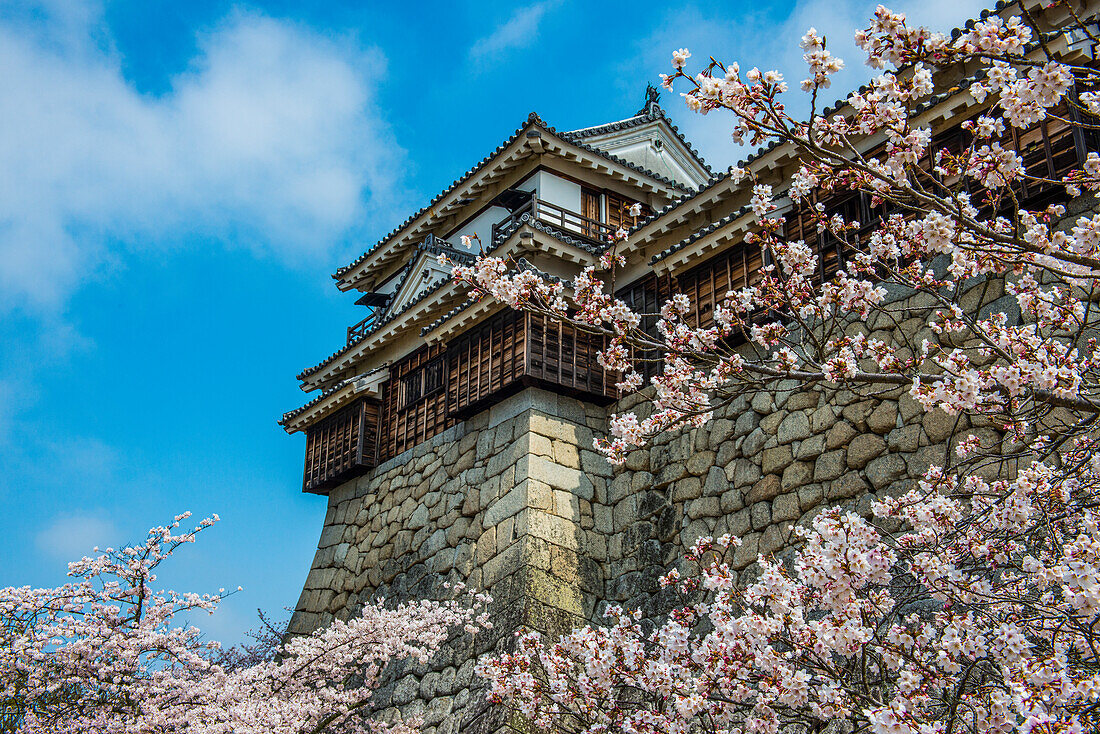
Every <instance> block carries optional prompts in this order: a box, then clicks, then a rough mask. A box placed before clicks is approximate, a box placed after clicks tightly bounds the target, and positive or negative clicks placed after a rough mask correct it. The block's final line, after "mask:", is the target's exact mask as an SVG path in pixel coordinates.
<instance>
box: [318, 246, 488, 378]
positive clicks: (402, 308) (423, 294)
mask: <svg viewBox="0 0 1100 734" xmlns="http://www.w3.org/2000/svg"><path fill="white" fill-rule="evenodd" d="M422 254H428V255H441V254H445V255H447V257H449V258H451V259H452V260H454V261H456V262H459V263H462V264H466V265H468V264H470V263H472V262H473V261H474V256H473V255H471V254H470V253H468V252H464V251H462V250H458V249H455V248H454V247H452V246H451V245H450V244H449V243H448V242H447V241H446V240H442V239H440V238H439V237H435V236H432V235H429V236H428V237H427V238H425V240H424V241H423V242H421V243H420V244H419V245H417V247H416V249H415V250H414V252H413V255H412V257H410V258H409V263H408V265H406V266H405V269H404V270H403V271H402V273H401V275H400V276H398V277H399V279H400V280H399V281H398V284H397V287H396V288H395V290H394V295H395V296H396V295H397V293H398V292H399V291H400V290H401V289H402V287H403V286H404V284H405V281H406V280H408V279H409V277H410V276H411V275H412V273H413V268H414V267H415V265H416V262H417V260H419V259H420V258H419V256H420V255H422ZM446 282H447V281H446V280H444V281H442V282H436V283H431V284H429V285H426V286H425V287H424V288H422V289H421V290H420V292H418V293H417V294H416V295H414V296H412V297H411V298H409V299H408V300H407V301H406V302H405V303H397V302H396V301H394V302H392V303H391V305H390V307H389V309H388V310H387V311H386V313H385V315H384V316H383V317H382V318H380V319H378V320H377V321H376V322H375V323H374V326H372V327H371V328H370V329H368V330H367V331H365V332H363V334H361V335H360V336H359V337H358V338H356V339H354V340H352V341H350V342H348V343H347V344H345V345H344V346H343V347H341V348H340V349H337V350H336V351H335V352H333V353H332V354H330V355H329V356H327V357H325V358H324V359H323V360H321V361H320V362H319V363H317V364H315V365H313V366H312V367H309V368H307V369H305V370H302V371H301V372H300V373H298V379H299V380H305V379H307V378H309V377H310V375H313V374H314V373H316V372H318V371H319V370H321V369H322V368H324V367H325V366H326V365H328V364H330V363H331V362H332V361H333V360H336V359H338V358H339V357H341V356H343V355H344V354H346V353H347V352H349V351H350V350H352V349H354V348H355V347H356V346H357V345H358V344H359V343H360V342H362V341H363V340H365V339H367V338H368V337H370V336H371V335H373V334H374V333H375V332H377V331H378V330H379V329H381V328H382V327H384V326H387V325H388V324H389V323H390V322H391V321H393V320H394V319H396V318H397V317H398V316H401V315H402V314H403V313H405V312H406V311H408V310H409V309H410V308H412V307H413V306H415V305H417V304H419V303H420V302H421V301H423V300H424V299H425V298H427V297H428V296H430V295H431V294H433V293H435V292H436V291H438V290H439V289H440V287H441V286H442V285H443V283H446ZM302 389H307V388H306V386H304V385H303V386H302Z"/></svg>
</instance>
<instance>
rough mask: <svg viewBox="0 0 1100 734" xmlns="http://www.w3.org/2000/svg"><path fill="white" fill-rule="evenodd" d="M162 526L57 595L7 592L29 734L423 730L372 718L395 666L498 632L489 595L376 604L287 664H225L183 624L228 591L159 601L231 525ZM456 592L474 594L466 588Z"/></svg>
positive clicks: (75, 566)
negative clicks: (169, 573) (161, 575)
mask: <svg viewBox="0 0 1100 734" xmlns="http://www.w3.org/2000/svg"><path fill="white" fill-rule="evenodd" d="M187 517H188V514H183V515H180V516H178V517H176V518H175V520H174V521H173V522H172V524H170V525H167V526H159V527H155V528H153V529H151V530H150V531H149V534H148V536H147V538H146V541H145V542H144V543H143V544H140V545H135V546H128V547H123V548H119V549H113V548H108V549H106V550H105V551H103V552H102V553H100V554H99V555H97V556H94V557H85V558H83V559H81V560H79V561H76V562H74V563H71V564H69V575H70V576H72V577H73V578H74V581H72V582H70V583H68V584H66V585H64V586H61V587H58V588H54V589H34V588H30V587H19V588H5V589H0V701H3V702H4V707H5V712H6V713H7V714H8V715H10V716H15V717H17V721H16V723H17V724H18V729H17V731H18V732H19V734H38V733H39V732H41V733H42V734H45V733H47V732H59V731H64V732H71V733H72V734H100V733H101V732H117V733H118V734H147V733H148V732H164V733H165V734H171V733H172V732H195V731H201V732H209V733H211V734H219V733H220V734H249V733H255V734H260V733H261V732H263V733H264V734H269V733H279V732H281V733H283V734H305V733H307V732H310V733H313V734H320V733H321V732H373V733H375V734H382V733H385V732H390V733H392V734H404V733H406V732H409V733H411V732H414V731H416V728H417V722H416V721H415V720H408V721H399V722H395V723H392V724H384V723H381V722H378V721H374V720H372V719H370V718H367V717H365V716H362V715H361V714H362V713H367V712H368V711H369V709H368V708H367V707H368V706H369V704H370V702H371V694H372V693H373V691H374V690H375V688H377V686H378V684H379V682H380V676H381V673H382V670H383V669H384V667H385V666H386V664H387V663H388V662H390V661H394V660H406V659H411V660H416V661H421V662H423V661H425V660H427V658H428V657H430V656H431V655H432V654H433V653H434V652H435V651H437V650H438V649H439V648H440V646H441V645H442V644H443V643H444V642H445V641H446V640H447V639H448V638H449V636H450V635H451V634H452V630H454V629H456V628H458V629H463V630H465V631H467V632H470V633H473V632H476V631H477V630H478V629H481V628H486V627H489V626H490V622H489V620H488V617H487V614H486V611H485V607H486V604H487V603H488V597H486V596H484V595H482V594H467V595H466V596H468V598H465V599H461V600H460V599H452V600H448V601H442V602H435V601H421V602H415V603H408V604H401V605H398V606H395V607H392V608H389V607H387V605H386V604H385V601H384V600H378V601H377V602H374V603H369V604H367V605H365V606H364V608H363V610H362V612H361V613H360V614H359V615H357V616H355V617H353V618H351V619H349V620H346V621H345V620H336V621H334V622H333V623H332V624H331V625H330V626H328V627H326V628H323V629H320V630H318V631H316V632H314V633H313V634H311V635H308V636H301V637H293V638H290V639H288V640H286V641H285V643H284V644H283V645H282V647H281V649H280V650H279V655H278V656H277V657H276V658H267V659H261V660H259V661H257V662H254V664H251V665H243V666H239V665H233V666H228V667H227V666H225V665H223V664H221V662H220V656H219V655H218V654H217V653H218V649H219V646H218V644H217V643H216V642H211V641H207V640H206V639H205V638H204V637H203V636H202V634H201V633H200V631H199V630H198V629H197V628H196V627H194V626H192V625H189V624H186V623H185V624H181V617H182V618H186V619H191V618H193V617H194V615H196V614H202V613H213V611H214V610H215V608H216V607H217V605H218V603H219V602H220V601H221V600H222V598H224V592H219V593H218V594H212V595H210V594H183V593H176V592H172V591H158V590H156V587H155V586H154V584H155V582H156V578H157V576H156V570H157V568H158V567H159V566H160V564H161V563H162V562H164V561H165V560H167V559H168V558H169V557H170V556H171V555H172V553H173V552H174V551H175V550H176V549H177V548H178V547H179V546H181V545H182V544H185V543H192V542H194V541H195V539H196V536H197V535H198V534H199V533H200V532H202V531H203V530H204V529H206V528H208V527H210V526H211V525H213V524H214V522H215V521H216V520H217V517H216V516H215V517H213V518H208V519H205V520H203V521H201V522H200V523H199V524H198V525H197V526H196V527H195V528H193V529H192V530H182V529H180V523H181V522H182V521H184V520H185V519H187ZM455 591H456V593H458V592H464V589H462V588H461V587H458V588H456V589H455Z"/></svg>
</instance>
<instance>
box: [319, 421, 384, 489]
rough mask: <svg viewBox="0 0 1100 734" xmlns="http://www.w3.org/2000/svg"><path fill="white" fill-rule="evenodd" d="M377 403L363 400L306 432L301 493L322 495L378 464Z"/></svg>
mask: <svg viewBox="0 0 1100 734" xmlns="http://www.w3.org/2000/svg"><path fill="white" fill-rule="evenodd" d="M377 436H378V402H377V401H374V400H369V399H363V400H359V401H356V402H355V403H352V404H351V405H349V406H347V407H345V408H341V409H340V410H338V411H337V412H336V413H333V414H332V415H330V416H328V417H327V418H325V419H324V420H322V421H321V422H319V423H317V424H316V425H314V426H311V427H310V428H309V430H307V431H306V463H305V472H304V474H303V478H302V489H304V490H305V491H307V492H319V491H322V490H324V489H328V488H330V487H333V486H335V485H336V484H339V483H340V482H342V481H346V480H347V479H349V478H351V477H353V476H355V475H356V474H357V473H359V474H361V473H363V472H364V471H366V470H367V469H370V468H371V467H373V466H375V465H376V464H377V448H376V447H377Z"/></svg>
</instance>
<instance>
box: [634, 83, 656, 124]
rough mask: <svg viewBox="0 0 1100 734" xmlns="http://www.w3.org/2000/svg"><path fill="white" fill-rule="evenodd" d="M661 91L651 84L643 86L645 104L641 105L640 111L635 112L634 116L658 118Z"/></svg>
mask: <svg viewBox="0 0 1100 734" xmlns="http://www.w3.org/2000/svg"><path fill="white" fill-rule="evenodd" d="M660 102H661V90H660V89H657V87H655V86H653V85H652V84H646V85H645V104H644V105H642V109H640V110H638V111H637V112H635V113H634V114H635V115H652V116H654V117H659V116H660V115H661V114H662V112H663V111H662V110H661V105H660Z"/></svg>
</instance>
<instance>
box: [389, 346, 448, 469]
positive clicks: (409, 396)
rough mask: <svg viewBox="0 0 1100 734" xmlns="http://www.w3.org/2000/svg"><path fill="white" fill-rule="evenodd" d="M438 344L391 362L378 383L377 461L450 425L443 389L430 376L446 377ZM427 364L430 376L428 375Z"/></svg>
mask: <svg viewBox="0 0 1100 734" xmlns="http://www.w3.org/2000/svg"><path fill="white" fill-rule="evenodd" d="M444 349H445V348H444V347H443V346H442V345H433V346H430V347H429V346H425V347H421V348H420V349H417V350H416V351H415V352H413V353H412V354H410V355H408V356H407V357H405V358H404V359H402V360H399V361H398V362H396V363H394V365H393V366H392V367H391V368H390V379H389V380H387V381H386V382H385V384H384V385H383V386H382V418H381V425H382V429H381V432H380V438H379V445H378V456H379V461H384V460H385V459H389V458H392V457H394V456H397V455H398V454H400V453H401V452H402V451H405V450H406V449H411V448H412V447H413V446H415V445H417V444H418V443H420V442H421V441H424V440H426V439H429V438H431V437H432V436H435V435H438V434H440V433H442V432H443V431H445V430H446V429H447V428H450V427H451V426H452V425H454V420H453V419H451V418H450V417H449V416H448V415H447V400H446V393H445V391H443V390H442V389H440V388H438V387H436V388H435V389H434V390H429V389H427V388H428V386H429V385H431V384H433V383H432V382H431V380H443V381H446V372H447V363H446V357H445V356H444ZM429 365H434V366H432V367H431V370H430V371H431V373H432V376H431V377H429V375H428V372H429Z"/></svg>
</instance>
